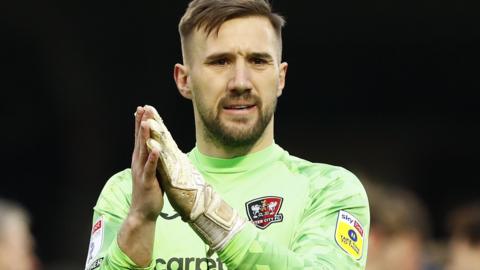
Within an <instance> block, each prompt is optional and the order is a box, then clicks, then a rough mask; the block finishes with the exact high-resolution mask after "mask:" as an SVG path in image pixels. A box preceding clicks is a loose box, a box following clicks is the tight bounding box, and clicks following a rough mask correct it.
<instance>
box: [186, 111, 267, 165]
mask: <svg viewBox="0 0 480 270" xmlns="http://www.w3.org/2000/svg"><path fill="white" fill-rule="evenodd" d="M195 134H196V139H197V147H198V150H200V152H201V153H202V154H204V155H207V156H211V157H217V158H234V157H238V156H244V155H247V154H250V153H255V152H258V151H261V150H263V149H265V148H267V147H269V146H270V145H272V144H273V117H272V120H271V121H270V123H269V124H268V125H267V127H266V128H265V131H264V132H263V134H262V136H260V138H259V139H258V140H256V141H255V142H254V143H253V144H251V145H246V146H240V147H230V146H228V145H223V144H220V143H217V142H215V141H213V140H212V139H210V138H206V136H205V134H204V131H203V130H202V129H201V128H199V126H198V125H197V128H196V130H195Z"/></svg>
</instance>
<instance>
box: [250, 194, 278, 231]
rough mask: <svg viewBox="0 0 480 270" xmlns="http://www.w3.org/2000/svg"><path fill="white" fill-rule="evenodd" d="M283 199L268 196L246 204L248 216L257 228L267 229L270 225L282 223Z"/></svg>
mask: <svg viewBox="0 0 480 270" xmlns="http://www.w3.org/2000/svg"><path fill="white" fill-rule="evenodd" d="M282 202H283V198H282V197H276V196H266V197H261V198H257V199H253V200H250V201H248V202H246V203H245V207H246V210H247V216H248V219H249V220H250V221H252V223H253V224H255V226H257V228H260V229H262V230H263V229H265V228H267V227H268V226H270V224H272V223H276V222H282V220H283V214H281V213H279V212H280V208H281V207H282Z"/></svg>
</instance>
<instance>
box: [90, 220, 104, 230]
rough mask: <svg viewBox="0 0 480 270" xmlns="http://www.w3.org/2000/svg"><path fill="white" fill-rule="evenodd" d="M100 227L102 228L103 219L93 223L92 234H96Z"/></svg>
mask: <svg viewBox="0 0 480 270" xmlns="http://www.w3.org/2000/svg"><path fill="white" fill-rule="evenodd" d="M100 228H102V220H101V219H100V220H99V221H97V223H95V225H93V228H92V234H94V233H95V232H96V231H98V230H99V229H100Z"/></svg>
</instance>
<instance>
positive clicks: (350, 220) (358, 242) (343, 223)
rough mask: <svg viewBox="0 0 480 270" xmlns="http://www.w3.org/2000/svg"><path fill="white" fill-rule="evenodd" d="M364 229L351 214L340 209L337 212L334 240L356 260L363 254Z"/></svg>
mask: <svg viewBox="0 0 480 270" xmlns="http://www.w3.org/2000/svg"><path fill="white" fill-rule="evenodd" d="M363 237H364V231H363V227H362V225H361V224H360V222H359V221H358V220H357V219H356V218H355V217H354V216H352V215H351V214H349V213H348V212H346V211H343V210H341V211H340V212H339V213H338V219H337V228H336V229H335V241H336V242H337V244H338V245H339V246H340V247H341V248H342V249H343V250H344V251H345V252H347V253H348V254H350V255H351V256H352V257H353V258H355V259H356V260H359V259H360V258H361V257H362V255H363Z"/></svg>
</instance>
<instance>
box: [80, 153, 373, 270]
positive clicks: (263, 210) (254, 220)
mask: <svg viewBox="0 0 480 270" xmlns="http://www.w3.org/2000/svg"><path fill="white" fill-rule="evenodd" d="M189 158H190V160H191V161H192V163H193V164H194V165H195V166H196V168H197V169H198V170H199V171H200V172H201V173H202V175H203V176H204V178H205V181H207V182H208V183H209V184H210V185H211V186H213V188H214V189H215V191H216V192H218V193H219V194H220V195H221V197H222V198H223V199H224V200H225V201H226V202H227V203H228V204H230V205H231V206H232V207H233V208H235V209H236V210H237V212H238V213H239V214H240V215H241V216H243V217H245V219H247V220H249V221H250V222H247V224H246V226H245V227H244V228H243V229H242V230H241V231H240V232H239V233H237V234H236V235H235V236H234V237H233V239H232V240H231V241H230V242H229V243H228V244H227V245H226V246H225V247H224V248H223V249H222V250H220V251H218V252H217V253H216V254H214V255H213V256H211V257H207V255H206V254H207V251H208V249H209V247H208V246H207V245H205V244H204V243H203V241H202V240H201V239H200V237H199V236H197V235H196V233H195V232H194V231H193V230H192V229H191V227H190V226H189V225H188V224H187V223H185V222H183V221H182V220H181V218H180V217H179V215H178V214H177V213H176V212H175V211H174V210H173V208H172V206H171V205H170V203H169V202H168V199H167V198H166V197H165V203H164V207H163V210H162V213H161V215H160V216H159V217H158V219H157V223H156V231H155V241H154V250H153V258H152V263H151V264H150V266H149V267H147V268H140V267H138V266H136V265H135V263H134V262H133V261H132V260H131V259H130V258H128V256H127V255H125V254H124V253H123V252H122V250H121V249H120V248H119V247H118V244H117V239H116V237H117V232H118V230H119V229H120V226H121V224H122V222H123V220H124V219H125V218H126V216H127V214H128V211H129V208H130V205H131V194H132V176H131V172H130V169H127V170H124V171H122V172H119V173H117V174H115V175H114V176H113V177H112V178H110V179H109V180H108V182H107V183H106V185H105V187H104V188H103V190H102V192H101V194H100V197H99V199H98V202H97V204H96V205H95V207H94V215H93V226H92V231H91V239H90V245H89V250H88V257H87V263H86V269H99V270H100V269H101V270H107V269H108V270H110V269H112V270H113V269H155V270H160V269H185V270H188V269H189V270H196V269H220V270H221V269H225V270H226V269H258V270H267V269H272V270H274V269H342V270H343V269H364V268H365V262H366V258H367V239H368V228H369V223H370V220H369V207H368V200H367V196H366V193H365V191H364V189H363V187H362V185H361V183H360V182H359V181H358V179H357V178H356V177H355V176H354V175H353V174H352V173H350V172H349V171H347V170H345V169H343V168H341V167H336V166H331V165H326V164H319V163H312V162H309V161H306V160H303V159H299V158H297V157H294V156H291V155H289V154H288V152H286V151H285V150H283V149H282V148H281V147H279V146H278V145H276V144H272V145H271V146H270V147H268V148H266V149H264V150H261V151H259V152H256V153H253V154H249V155H246V156H242V157H236V158H233V159H220V158H212V157H209V156H205V155H203V154H202V153H200V152H199V150H198V149H197V148H194V149H193V150H192V151H191V152H190V153H189Z"/></svg>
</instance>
